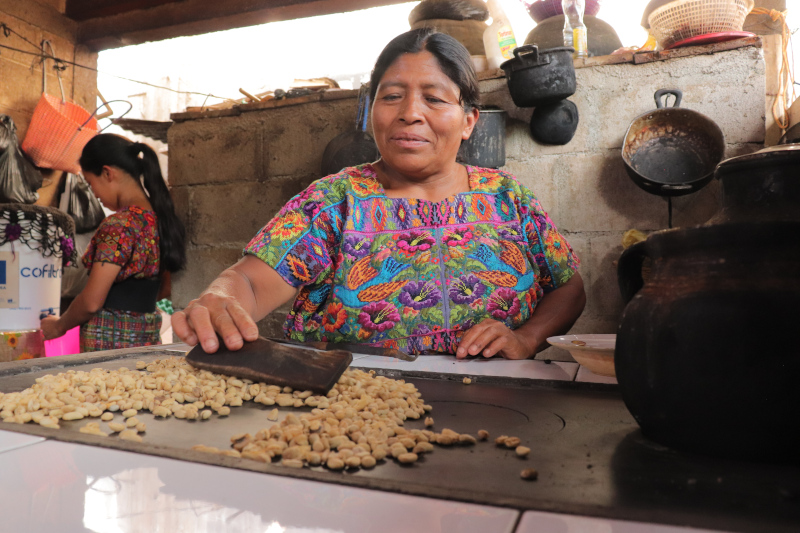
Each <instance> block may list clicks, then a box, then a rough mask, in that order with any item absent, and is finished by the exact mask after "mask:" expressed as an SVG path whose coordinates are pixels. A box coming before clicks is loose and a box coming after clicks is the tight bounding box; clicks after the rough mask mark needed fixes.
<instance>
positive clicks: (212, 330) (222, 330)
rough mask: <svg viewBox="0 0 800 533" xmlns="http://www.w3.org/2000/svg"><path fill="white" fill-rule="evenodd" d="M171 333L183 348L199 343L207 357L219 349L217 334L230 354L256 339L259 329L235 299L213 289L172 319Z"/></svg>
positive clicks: (193, 301)
mask: <svg viewBox="0 0 800 533" xmlns="http://www.w3.org/2000/svg"><path fill="white" fill-rule="evenodd" d="M172 329H173V331H174V332H175V334H176V335H177V336H178V337H180V339H181V340H183V342H185V343H186V344H189V345H192V346H194V345H195V344H197V343H198V342H199V343H200V345H201V346H202V347H203V350H204V351H205V352H207V353H214V352H216V351H217V349H218V348H219V342H218V340H217V334H219V336H220V337H222V339H223V342H225V346H226V347H227V348H228V349H229V350H238V349H239V348H241V347H242V346H243V345H244V341H254V340H256V339H257V338H258V326H257V325H256V323H255V321H254V320H253V318H252V317H251V316H250V313H248V312H247V310H245V308H244V307H242V304H240V303H239V301H238V300H237V299H236V298H235V297H234V296H231V295H228V294H225V293H224V292H222V291H219V290H215V288H214V287H213V286H212V287H210V288H209V289H208V290H207V291H205V292H204V293H203V294H201V295H200V297H199V298H196V299H194V300H192V301H191V302H189V305H187V306H186V308H185V309H184V310H183V311H178V312H177V313H175V314H173V315H172Z"/></svg>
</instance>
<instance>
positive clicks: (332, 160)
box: [322, 85, 380, 176]
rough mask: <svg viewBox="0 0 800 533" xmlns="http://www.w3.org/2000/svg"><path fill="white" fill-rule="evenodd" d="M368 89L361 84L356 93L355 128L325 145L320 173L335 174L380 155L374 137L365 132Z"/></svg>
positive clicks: (370, 160)
mask: <svg viewBox="0 0 800 533" xmlns="http://www.w3.org/2000/svg"><path fill="white" fill-rule="evenodd" d="M368 115H369V89H368V87H367V86H366V85H362V86H361V90H360V91H359V93H358V110H357V112H356V128H355V130H350V131H346V132H344V133H340V134H339V135H337V136H336V137H334V138H333V139H331V141H330V142H329V143H328V145H327V146H325V151H324V152H323V153H322V175H323V176H329V175H331V174H336V173H337V172H339V171H340V170H342V169H343V168H347V167H353V166H356V165H361V164H363V163H371V162H373V161H375V160H376V159H378V158H379V157H380V152H378V146H377V145H376V144H375V139H373V138H372V135H370V134H369V133H367V117H368Z"/></svg>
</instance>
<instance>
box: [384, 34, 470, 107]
mask: <svg viewBox="0 0 800 533" xmlns="http://www.w3.org/2000/svg"><path fill="white" fill-rule="evenodd" d="M423 50H426V51H428V52H430V53H431V54H433V56H434V57H435V58H436V61H438V63H439V67H440V68H441V69H442V72H444V73H445V74H446V75H447V77H448V78H450V79H451V80H452V81H453V83H455V84H456V85H457V86H458V88H459V90H460V92H461V95H460V98H461V104H462V105H463V106H464V109H465V110H467V111H469V110H471V109H472V108H475V107H478V105H479V104H480V90H479V89H478V76H477V75H476V74H475V68H474V67H473V66H472V61H471V59H470V57H469V52H468V51H467V49H466V48H464V45H462V44H461V43H460V42H458V41H457V40H455V39H454V38H452V37H450V36H449V35H447V34H446V33H439V32H437V31H436V30H434V29H433V28H419V29H416V30H411V31H408V32H406V33H402V34H400V35H398V36H397V37H395V38H394V39H392V40H391V41H389V44H387V45H386V48H384V49H383V51H382V52H381V55H379V56H378V60H377V61H376V62H375V67H374V68H373V69H372V74H371V75H370V78H369V92H370V99H371V100H372V101H373V102H374V101H375V93H376V92H377V91H378V84H379V83H380V82H381V79H383V75H384V74H386V70H387V69H388V68H389V67H390V66H392V63H394V62H395V61H396V60H397V58H398V57H400V56H401V55H403V54H417V53H419V52H421V51H423Z"/></svg>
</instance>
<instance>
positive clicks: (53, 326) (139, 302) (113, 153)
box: [42, 134, 186, 352]
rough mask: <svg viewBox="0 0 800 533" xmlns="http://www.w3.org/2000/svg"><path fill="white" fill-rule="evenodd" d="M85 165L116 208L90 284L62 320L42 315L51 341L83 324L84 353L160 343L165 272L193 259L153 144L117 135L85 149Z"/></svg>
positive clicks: (86, 259)
mask: <svg viewBox="0 0 800 533" xmlns="http://www.w3.org/2000/svg"><path fill="white" fill-rule="evenodd" d="M80 165H81V169H82V170H83V175H84V177H85V178H86V181H87V182H88V183H89V186H90V187H91V188H92V191H93V192H94V194H95V195H96V196H97V197H98V198H99V199H100V201H101V202H102V203H103V205H104V206H105V207H107V208H108V209H111V210H114V211H115V213H113V214H112V215H110V216H108V217H106V219H105V220H103V223H102V224H101V225H100V227H99V228H98V229H97V232H96V233H95V235H94V237H93V238H92V241H91V243H90V244H89V247H88V248H87V250H86V253H85V254H84V256H83V263H84V265H85V266H86V268H87V269H89V281H88V282H87V284H86V287H85V288H84V289H83V291H81V293H80V294H79V295H78V296H77V297H76V298H75V300H74V301H73V302H72V304H71V305H70V306H69V308H68V309H67V311H66V312H65V313H64V314H63V315H61V316H60V317H46V318H44V319H42V331H43V332H44V336H45V338H46V339H52V338H56V337H60V336H61V335H63V334H64V333H66V332H67V331H68V330H69V329H71V328H73V327H75V326H78V325H80V326H81V352H87V351H96V350H110V349H115V348H130V347H133V346H146V345H151V344H159V342H160V338H159V335H160V330H161V315H160V314H159V313H158V311H157V310H156V298H157V296H158V290H159V286H160V277H159V275H160V274H161V273H162V272H163V271H169V272H175V271H177V270H180V269H182V268H183V267H184V265H185V263H186V250H185V239H186V231H185V229H184V226H183V223H181V221H180V220H179V219H178V217H177V216H176V214H175V209H174V206H173V203H172V199H171V198H170V195H169V189H168V188H167V184H166V182H165V181H164V178H163V176H162V174H161V168H160V167H159V164H158V158H157V156H156V154H155V152H154V151H153V149H152V148H150V147H149V146H147V145H146V144H142V143H134V142H131V141H130V140H128V139H126V138H124V137H120V136H118V135H112V134H102V135H97V136H96V137H94V138H92V140H90V141H89V142H88V143H87V144H86V146H85V147H84V149H83V153H82V155H81V158H80Z"/></svg>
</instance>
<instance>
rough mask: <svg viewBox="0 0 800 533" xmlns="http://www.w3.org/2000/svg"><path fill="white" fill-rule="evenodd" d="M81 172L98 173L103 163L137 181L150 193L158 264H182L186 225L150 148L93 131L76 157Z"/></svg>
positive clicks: (174, 266)
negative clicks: (156, 238) (155, 230)
mask: <svg viewBox="0 0 800 533" xmlns="http://www.w3.org/2000/svg"><path fill="white" fill-rule="evenodd" d="M79 163H80V165H81V168H82V169H83V170H84V171H85V172H91V173H92V174H96V175H100V173H102V171H103V167H104V166H106V165H108V166H111V167H117V168H119V169H121V170H124V171H125V172H127V173H128V174H130V175H131V176H132V177H133V178H134V179H135V180H137V181H139V179H140V177H141V180H142V185H144V189H145V191H146V192H147V194H148V196H149V197H150V204H151V205H152V206H153V211H155V213H156V219H157V220H158V237H159V252H160V262H159V268H160V269H161V270H162V271H164V270H168V271H170V272H176V271H178V270H181V269H182V268H183V267H184V266H186V228H185V227H184V226H183V222H181V220H180V219H179V218H178V216H177V215H176V214H175V206H174V204H173V203H172V197H171V196H170V194H169V189H168V188H167V184H166V182H165V181H164V176H162V175H161V167H160V166H159V164H158V156H156V153H155V152H154V151H153V149H152V148H150V147H149V146H147V145H146V144H143V143H135V142H131V141H130V140H128V139H126V138H125V137H121V136H119V135H113V134H109V133H102V134H100V135H95V136H94V137H92V139H91V140H90V141H89V142H88V143H86V146H85V147H84V148H83V153H81V158H80V161H79Z"/></svg>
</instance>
